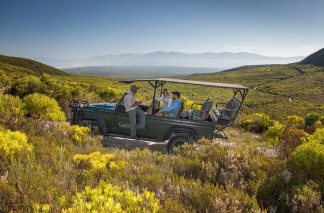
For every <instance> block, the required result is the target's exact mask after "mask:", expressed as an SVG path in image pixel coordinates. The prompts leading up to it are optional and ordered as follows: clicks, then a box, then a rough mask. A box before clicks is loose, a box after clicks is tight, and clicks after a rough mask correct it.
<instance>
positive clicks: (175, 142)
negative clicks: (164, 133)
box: [167, 135, 193, 153]
mask: <svg viewBox="0 0 324 213" xmlns="http://www.w3.org/2000/svg"><path fill="white" fill-rule="evenodd" d="M189 138H190V137H188V136H186V135H176V136H173V137H172V138H170V140H169V142H168V146H167V149H168V152H169V153H173V148H175V147H181V146H183V145H184V144H185V143H188V144H192V143H193V142H192V141H191V140H190V139H189Z"/></svg>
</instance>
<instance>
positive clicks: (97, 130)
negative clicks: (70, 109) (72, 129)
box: [79, 120, 104, 136]
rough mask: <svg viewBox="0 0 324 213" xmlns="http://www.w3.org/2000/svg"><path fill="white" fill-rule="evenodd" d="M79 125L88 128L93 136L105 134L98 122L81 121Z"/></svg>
mask: <svg viewBox="0 0 324 213" xmlns="http://www.w3.org/2000/svg"><path fill="white" fill-rule="evenodd" d="M79 125H80V126H85V127H88V128H89V129H90V132H91V134H92V135H93V136H96V135H104V132H103V130H102V129H101V126H100V124H99V122H98V121H90V120H82V121H80V123H79Z"/></svg>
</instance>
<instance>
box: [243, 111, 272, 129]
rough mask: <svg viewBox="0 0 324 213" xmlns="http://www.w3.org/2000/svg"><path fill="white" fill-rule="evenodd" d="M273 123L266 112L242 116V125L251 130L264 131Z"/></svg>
mask: <svg viewBox="0 0 324 213" xmlns="http://www.w3.org/2000/svg"><path fill="white" fill-rule="evenodd" d="M273 123H274V121H273V120H271V119H270V118H269V116H267V115H266V114H263V113H254V114H252V115H250V116H246V117H245V118H244V120H243V123H242V127H243V128H244V129H246V130H248V131H251V132H255V133H264V132H265V131H267V130H268V128H269V127H270V126H271V125H273Z"/></svg>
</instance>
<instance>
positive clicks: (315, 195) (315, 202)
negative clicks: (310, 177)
mask: <svg viewBox="0 0 324 213" xmlns="http://www.w3.org/2000/svg"><path fill="white" fill-rule="evenodd" d="M317 188H318V185H317V184H315V183H314V182H313V181H309V182H307V183H306V184H301V185H297V186H294V187H293V188H292V196H291V197H292V200H291V203H290V209H291V212H294V213H295V212H323V211H324V209H323V206H322V205H321V194H320V193H319V192H318V189H317Z"/></svg>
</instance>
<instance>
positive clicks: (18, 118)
mask: <svg viewBox="0 0 324 213" xmlns="http://www.w3.org/2000/svg"><path fill="white" fill-rule="evenodd" d="M24 115H25V111H24V109H23V102H22V101H21V100H20V99H19V98H18V97H14V96H12V95H2V94H0V123H3V124H4V125H6V126H7V127H9V128H15V127H16V126H17V124H19V123H21V122H22V119H23V117H24Z"/></svg>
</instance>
